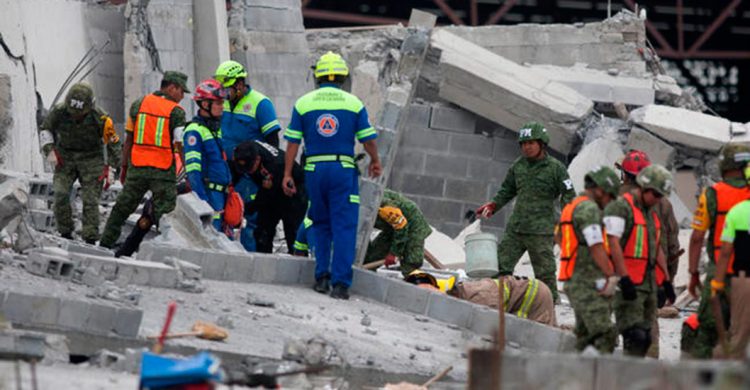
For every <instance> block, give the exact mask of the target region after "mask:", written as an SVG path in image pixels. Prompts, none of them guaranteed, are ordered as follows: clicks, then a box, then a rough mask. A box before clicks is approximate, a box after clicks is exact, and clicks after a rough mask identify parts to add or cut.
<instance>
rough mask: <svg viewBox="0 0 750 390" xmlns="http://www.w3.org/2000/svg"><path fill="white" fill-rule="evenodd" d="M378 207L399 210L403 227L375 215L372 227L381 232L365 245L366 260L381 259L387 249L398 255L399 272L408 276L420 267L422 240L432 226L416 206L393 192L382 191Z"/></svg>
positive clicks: (386, 252) (422, 248)
mask: <svg viewBox="0 0 750 390" xmlns="http://www.w3.org/2000/svg"><path fill="white" fill-rule="evenodd" d="M380 206H381V207H384V206H392V207H396V208H399V209H401V212H402V213H403V215H404V217H405V218H406V221H407V222H406V226H405V227H404V228H402V229H399V230H396V229H394V228H393V227H392V226H391V225H390V224H388V222H386V221H385V220H383V219H382V218H381V217H378V218H377V219H376V220H375V227H376V228H377V229H379V230H380V234H379V235H378V236H377V237H376V238H375V240H373V241H372V242H371V243H370V245H369V246H368V247H367V254H366V255H365V263H370V262H373V261H378V260H382V259H383V258H385V257H386V255H388V253H389V252H390V253H393V254H394V255H396V256H398V257H399V258H400V264H401V273H403V274H404V275H408V274H409V273H410V272H412V271H414V270H416V269H419V268H420V267H422V261H423V260H424V240H425V239H426V238H427V236H429V235H430V233H432V228H430V225H429V224H428V223H427V221H425V219H424V216H423V215H422V212H421V211H420V210H419V207H417V205H416V204H415V203H414V202H412V201H411V200H409V199H407V198H406V197H404V196H402V195H400V194H398V193H396V192H393V191H391V190H385V193H383V200H382V202H381V203H380Z"/></svg>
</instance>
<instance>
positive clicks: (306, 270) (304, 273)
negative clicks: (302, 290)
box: [298, 258, 315, 286]
mask: <svg viewBox="0 0 750 390" xmlns="http://www.w3.org/2000/svg"><path fill="white" fill-rule="evenodd" d="M298 282H299V283H300V284H302V285H305V286H308V285H310V286H311V285H312V284H313V283H315V261H314V260H313V259H311V258H301V263H300V270H299V281H298Z"/></svg>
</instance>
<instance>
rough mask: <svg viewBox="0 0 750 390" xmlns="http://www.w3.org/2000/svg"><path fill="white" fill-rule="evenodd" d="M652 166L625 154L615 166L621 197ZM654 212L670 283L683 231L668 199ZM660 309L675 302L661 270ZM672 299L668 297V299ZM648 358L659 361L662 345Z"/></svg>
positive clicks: (637, 154)
mask: <svg viewBox="0 0 750 390" xmlns="http://www.w3.org/2000/svg"><path fill="white" fill-rule="evenodd" d="M649 165H651V160H650V159H649V157H648V155H647V154H646V153H644V152H642V151H640V150H630V151H629V152H628V153H627V154H625V155H624V156H623V157H622V159H621V160H620V161H619V162H617V163H615V166H616V167H617V168H619V169H620V171H621V177H622V186H621V187H620V194H621V195H622V194H625V193H628V192H630V191H631V190H632V189H633V188H635V187H636V186H637V184H636V183H635V177H636V176H637V175H638V173H640V172H641V170H643V168H645V167H647V166H649ZM653 211H655V212H656V215H657V216H658V217H659V222H661V233H660V242H659V246H661V250H662V251H663V252H664V254H665V255H666V256H667V268H668V269H669V279H670V280H674V277H675V275H676V274H677V265H678V264H679V262H680V256H681V255H682V253H684V252H685V251H684V250H680V241H679V234H680V227H679V225H678V224H677V218H676V217H675V215H674V210H673V208H672V202H670V201H669V198H668V197H666V196H665V197H662V198H661V199H660V200H659V203H658V204H657V205H656V206H654V209H653ZM656 272H657V282H658V283H657V284H658V291H657V307H659V308H661V307H662V306H664V303H665V302H666V300H667V299H671V301H672V302H674V300H675V296H674V287H673V286H672V284H671V282H666V281H664V280H663V278H662V277H661V276H662V275H661V274H659V273H660V270H659V269H658V268H657V269H656ZM667 296H669V297H667ZM651 339H652V340H658V339H659V320H658V318H655V319H654V323H653V324H652V326H651ZM647 356H648V357H652V358H655V359H658V358H659V343H651V347H650V348H649V351H648V353H647Z"/></svg>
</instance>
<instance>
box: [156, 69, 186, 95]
mask: <svg viewBox="0 0 750 390" xmlns="http://www.w3.org/2000/svg"><path fill="white" fill-rule="evenodd" d="M162 80H163V81H169V82H170V83H174V84H177V85H179V86H180V87H182V90H183V91H185V93H190V90H189V89H188V87H187V81H188V76H187V75H186V74H185V73H182V72H178V71H176V70H168V71H166V72H164V77H163V78H162Z"/></svg>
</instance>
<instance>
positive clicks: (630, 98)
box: [531, 64, 655, 106]
mask: <svg viewBox="0 0 750 390" xmlns="http://www.w3.org/2000/svg"><path fill="white" fill-rule="evenodd" d="M579 65H580V64H576V66H573V67H569V68H564V67H560V66H553V65H532V66H531V69H533V70H535V71H537V72H540V73H542V74H544V75H545V76H546V77H547V78H549V79H550V80H552V81H557V82H559V83H561V84H564V85H567V86H568V87H570V88H573V89H574V90H576V91H577V92H578V93H580V94H581V95H583V96H585V97H587V98H589V99H591V100H593V101H595V102H601V103H616V102H621V103H625V104H630V105H636V106H645V105H647V104H653V103H654V96H655V92H654V82H653V81H651V80H650V79H648V78H643V77H627V76H612V75H610V74H608V73H607V72H605V71H601V70H596V69H589V68H586V67H583V66H579Z"/></svg>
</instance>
